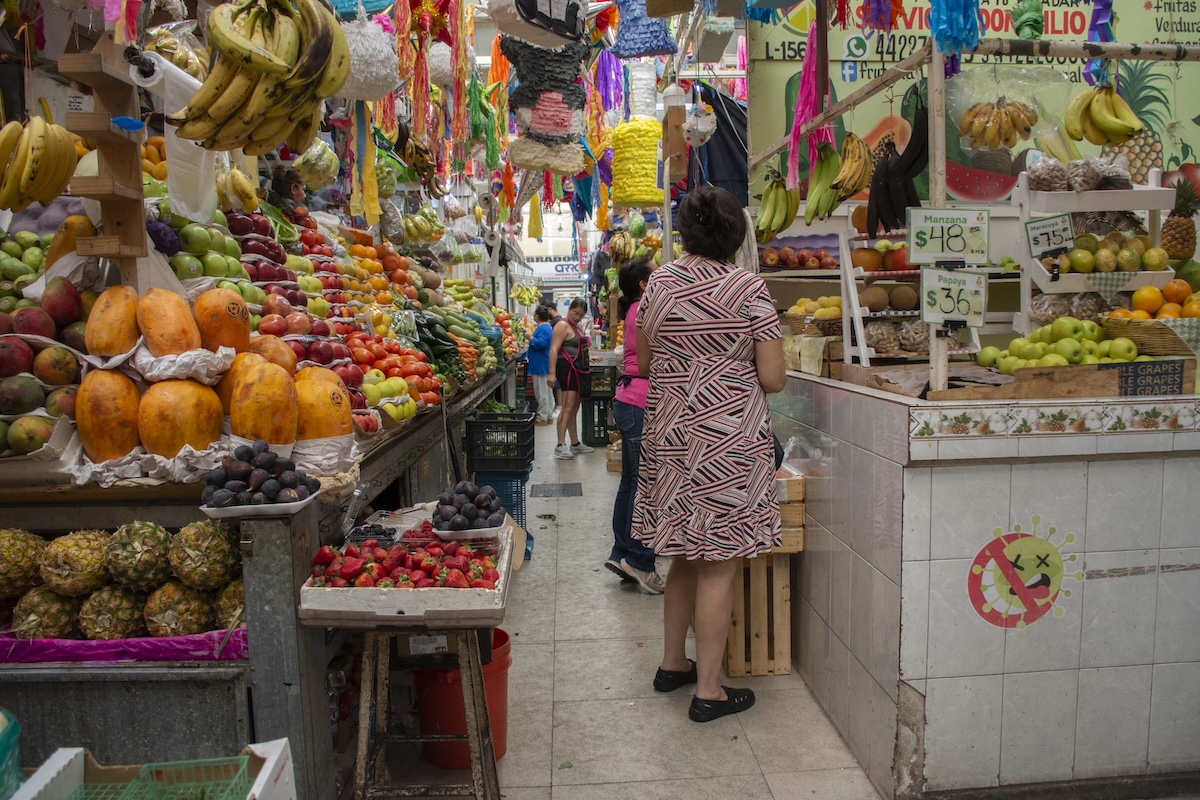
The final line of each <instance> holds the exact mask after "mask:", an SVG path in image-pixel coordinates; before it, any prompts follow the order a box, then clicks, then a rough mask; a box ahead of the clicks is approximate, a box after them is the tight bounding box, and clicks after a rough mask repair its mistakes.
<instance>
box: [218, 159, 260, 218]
mask: <svg viewBox="0 0 1200 800" xmlns="http://www.w3.org/2000/svg"><path fill="white" fill-rule="evenodd" d="M232 197H236V198H237V200H238V202H239V203H241V204H242V210H243V211H245V212H246V213H247V214H253V213H254V212H255V211H258V191H257V190H256V189H255V186H254V183H253V181H251V180H250V176H248V175H247V174H246V173H244V172H242V171H241V170H240V169H238V168H237V166H236V165H235V166H233V167H231V168H230V170H229V172H227V173H225V174H222V175H217V202H218V204H219V205H220V206H221V208H233V203H231V202H230V198H232Z"/></svg>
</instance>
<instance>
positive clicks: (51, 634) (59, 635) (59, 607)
mask: <svg viewBox="0 0 1200 800" xmlns="http://www.w3.org/2000/svg"><path fill="white" fill-rule="evenodd" d="M78 631H79V600H78V599H77V598H74V597H63V596H61V595H57V594H55V593H54V592H52V591H50V590H49V589H47V588H46V587H45V586H38V587H37V588H35V589H30V590H29V591H28V592H27V593H26V594H25V596H24V597H22V598H21V599H20V600H18V601H17V606H16V608H14V609H13V625H12V632H13V633H14V634H16V635H17V636H19V637H21V638H22V639H69V638H72V637H73V636H75V635H76V633H78Z"/></svg>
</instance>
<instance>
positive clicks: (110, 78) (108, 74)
mask: <svg viewBox="0 0 1200 800" xmlns="http://www.w3.org/2000/svg"><path fill="white" fill-rule="evenodd" d="M58 72H59V74H60V75H65V76H66V77H68V78H71V79H73V80H77V81H79V82H80V83H83V84H87V85H88V86H91V87H92V88H93V89H97V90H99V91H117V90H121V89H126V88H128V87H129V86H130V85H131V84H132V81H130V79H129V76H128V75H125V74H123V73H122V72H121V71H119V70H117V69H114V68H113V67H110V66H109V65H108V64H106V63H104V59H103V58H101V57H100V54H99V53H97V52H94V51H93V52H90V53H63V54H62V55H61V56H59V57H58ZM67 116H68V117H69V116H70V113H68V115H67ZM67 127H68V128H70V127H71V126H70V125H68V126H67Z"/></svg>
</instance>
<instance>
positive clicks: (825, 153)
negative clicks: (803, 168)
mask: <svg viewBox="0 0 1200 800" xmlns="http://www.w3.org/2000/svg"><path fill="white" fill-rule="evenodd" d="M867 165H868V166H870V158H869V157H868V159H867ZM841 171H842V158H841V156H839V155H838V151H837V150H834V149H833V145H831V144H829V143H828V142H821V144H819V145H817V165H816V166H815V167H814V168H813V170H812V172H811V174H810V175H809V178H808V197H807V198H805V200H804V224H805V225H812V224H813V220H815V219H829V216H830V215H831V214H833V210H834V209H835V208H837V207H838V203H840V202H841V200H840V199H839V195H840V193H839V190H838V189H837V188H835V187H834V185H833V182H834V179H836V178H837V177H838V176H839V175H840V174H841ZM847 188H848V187H847ZM846 196H847V197H849V196H850V195H846Z"/></svg>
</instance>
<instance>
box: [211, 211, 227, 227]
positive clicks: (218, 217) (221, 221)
mask: <svg viewBox="0 0 1200 800" xmlns="http://www.w3.org/2000/svg"><path fill="white" fill-rule="evenodd" d="M213 224H214V225H220V226H221V227H222V228H228V227H229V220H227V219H225V212H224V211H222V210H221V209H219V208H218V209H217V213H216V214H214V215H213Z"/></svg>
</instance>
